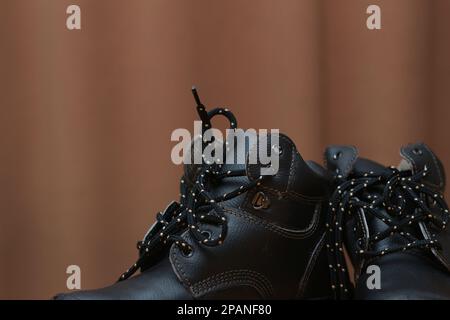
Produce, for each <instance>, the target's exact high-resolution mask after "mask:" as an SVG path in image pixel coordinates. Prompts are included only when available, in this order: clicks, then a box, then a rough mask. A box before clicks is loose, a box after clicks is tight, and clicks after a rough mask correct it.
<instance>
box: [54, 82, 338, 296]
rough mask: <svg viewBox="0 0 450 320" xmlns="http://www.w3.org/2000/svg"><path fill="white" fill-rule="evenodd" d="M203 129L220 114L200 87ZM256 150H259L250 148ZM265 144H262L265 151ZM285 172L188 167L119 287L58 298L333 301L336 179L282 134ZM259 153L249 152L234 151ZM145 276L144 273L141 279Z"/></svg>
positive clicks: (281, 163) (252, 166)
mask: <svg viewBox="0 0 450 320" xmlns="http://www.w3.org/2000/svg"><path fill="white" fill-rule="evenodd" d="M194 94H195V97H196V100H197V103H198V107H197V110H198V112H199V114H200V118H201V120H202V121H203V127H204V128H210V127H211V123H210V120H211V118H212V117H213V116H214V115H224V116H226V117H227V118H228V119H229V121H230V124H231V127H232V128H235V127H236V119H235V118H234V116H233V115H232V114H231V113H230V112H229V111H228V110H227V109H214V110H212V111H210V112H206V110H205V107H204V106H203V105H202V104H201V102H200V100H199V99H198V96H197V95H196V92H195V91H194ZM253 147H254V146H253ZM259 147H265V146H264V145H263V146H259ZM267 147H268V148H269V149H270V150H272V152H277V153H278V154H279V171H278V173H277V174H276V175H273V176H264V177H262V178H261V176H260V174H259V173H260V169H261V165H260V164H250V163H248V157H247V158H246V159H247V163H246V164H241V165H239V164H234V165H228V164H225V165H222V166H221V165H186V166H185V173H184V176H183V177H182V179H181V199H180V202H174V203H172V204H170V205H169V206H168V207H167V208H166V210H165V211H164V212H163V213H162V214H158V216H157V222H156V223H155V224H154V225H153V226H152V227H151V228H150V230H149V231H148V232H147V234H146V236H145V238H144V240H143V241H142V242H140V243H139V244H138V248H139V258H138V260H137V262H136V263H135V264H134V265H133V266H132V267H131V268H130V269H129V270H127V271H126V272H125V273H124V274H123V275H122V276H121V277H120V279H119V281H118V282H117V283H116V284H113V285H112V286H109V287H106V288H103V289H98V290H89V291H78V292H74V293H70V294H60V295H58V296H56V298H57V299H295V298H300V299H301V298H305V299H306V298H308V299H326V298H329V297H331V294H332V292H331V289H330V282H329V281H330V280H329V277H328V261H327V256H326V251H325V250H324V246H325V220H324V219H325V210H326V208H325V206H326V203H327V201H328V197H329V187H330V183H331V179H330V176H329V174H328V172H327V171H326V170H325V169H323V168H322V167H321V166H319V165H317V164H315V163H313V162H306V161H304V160H303V159H302V157H301V156H300V154H299V153H298V152H297V150H296V147H295V146H294V144H293V142H292V141H291V140H290V139H289V138H288V137H287V136H285V135H281V134H280V135H279V143H278V145H271V144H270V139H268V142H267ZM252 149H253V150H254V151H255V150H256V149H254V148H252V146H246V147H244V149H242V150H237V152H246V153H247V154H248V153H249V152H250V151H249V150H252ZM137 271H140V273H139V274H138V275H134V274H135V273H136V272H137Z"/></svg>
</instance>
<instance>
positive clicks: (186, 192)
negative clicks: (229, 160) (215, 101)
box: [118, 88, 262, 281]
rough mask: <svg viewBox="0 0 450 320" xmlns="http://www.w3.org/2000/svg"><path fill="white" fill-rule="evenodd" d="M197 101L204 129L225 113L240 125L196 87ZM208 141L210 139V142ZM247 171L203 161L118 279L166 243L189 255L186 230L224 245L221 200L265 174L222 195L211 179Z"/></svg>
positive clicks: (202, 239)
mask: <svg viewBox="0 0 450 320" xmlns="http://www.w3.org/2000/svg"><path fill="white" fill-rule="evenodd" d="M192 93H193V95H194V98H195V101H196V103H197V112H198V114H199V116H200V119H201V120H202V132H203V133H204V132H205V131H206V130H208V129H210V128H211V119H212V118H213V117H214V116H216V115H223V116H225V117H226V118H227V119H228V121H229V123H230V128H231V129H235V128H237V122H236V118H235V117H234V115H233V114H232V113H231V112H230V111H229V110H228V109H225V108H216V109H213V110H211V111H209V112H207V111H206V108H205V106H204V105H203V104H202V103H201V101H200V98H199V96H198V94H197V91H196V89H195V88H193V89H192ZM207 143H208V142H207ZM245 175H246V171H245V170H244V169H242V170H225V169H224V166H223V165H221V164H216V163H213V164H203V165H202V166H200V169H199V171H198V172H197V174H196V181H195V183H193V184H192V186H187V184H186V182H185V180H184V178H182V179H181V195H180V196H181V201H180V202H172V203H171V204H169V206H168V207H167V208H166V209H165V210H164V212H162V213H161V212H160V213H158V214H157V216H156V223H155V224H154V225H153V226H152V227H151V228H150V230H149V231H148V232H147V234H146V236H145V238H144V240H143V241H140V242H138V244H137V247H138V250H139V253H140V255H139V258H138V260H137V261H136V263H134V264H133V265H132V266H131V267H130V268H129V269H128V270H127V271H125V272H124V273H123V274H122V275H121V276H120V278H119V280H118V281H122V280H125V279H128V278H129V277H131V276H132V275H133V274H134V273H135V272H136V271H138V270H139V269H140V268H141V267H143V265H144V263H145V261H146V260H147V259H149V258H151V255H152V254H153V253H154V252H158V251H159V250H158V249H161V248H162V247H164V246H165V245H170V244H175V245H176V246H177V247H178V248H179V249H180V250H181V252H182V253H184V254H185V255H189V254H190V253H191V252H192V245H191V244H190V243H189V242H188V241H186V240H185V239H184V238H183V237H182V233H183V232H184V231H186V230H188V232H189V233H190V235H191V237H192V239H194V240H195V241H197V242H199V243H201V244H202V245H205V246H210V247H211V246H217V245H220V244H221V243H222V242H223V241H224V239H225V237H226V235H227V219H226V216H225V213H224V210H223V208H222V207H221V206H220V202H223V201H226V200H229V199H231V198H234V197H236V196H238V195H240V194H242V193H244V192H246V191H248V190H249V189H252V188H253V187H255V186H256V185H259V183H260V181H261V179H262V177H259V178H258V179H256V180H254V181H251V182H248V183H247V184H245V185H241V186H240V187H239V188H237V189H235V190H233V191H231V192H228V193H226V194H223V195H220V196H212V194H211V193H210V192H209V191H208V187H207V186H208V182H210V181H212V180H214V181H216V182H219V181H220V180H222V179H224V178H227V177H238V176H245ZM200 224H210V225H216V226H219V227H220V228H221V229H220V230H221V231H220V233H219V235H218V236H217V237H216V238H212V237H211V235H210V234H208V233H205V232H203V231H202V230H201V227H200Z"/></svg>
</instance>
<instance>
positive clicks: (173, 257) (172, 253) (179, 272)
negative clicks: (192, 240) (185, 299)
mask: <svg viewBox="0 0 450 320" xmlns="http://www.w3.org/2000/svg"><path fill="white" fill-rule="evenodd" d="M170 257H171V260H173V262H174V264H175V266H174V267H175V268H173V269H175V273H176V274H177V275H178V278H180V280H181V282H182V283H183V284H185V285H186V286H187V287H191V285H192V283H191V281H190V280H189V278H188V276H187V274H186V272H185V271H184V269H183V265H182V264H181V263H180V261H179V260H178V257H177V253H176V251H175V247H174V246H172V248H171V250H170ZM172 265H173V264H172Z"/></svg>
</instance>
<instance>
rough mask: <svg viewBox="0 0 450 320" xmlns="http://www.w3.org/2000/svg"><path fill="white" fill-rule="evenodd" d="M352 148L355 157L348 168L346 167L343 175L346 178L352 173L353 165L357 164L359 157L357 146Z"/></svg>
mask: <svg viewBox="0 0 450 320" xmlns="http://www.w3.org/2000/svg"><path fill="white" fill-rule="evenodd" d="M350 148H351V149H352V151H353V156H352V158H351V159H350V161H349V162H348V164H347V166H346V167H345V170H344V172H343V173H342V175H344V176H346V175H348V174H349V173H350V169H351V168H352V167H353V164H354V163H355V160H356V158H357V157H358V150H357V149H356V147H355V146H350Z"/></svg>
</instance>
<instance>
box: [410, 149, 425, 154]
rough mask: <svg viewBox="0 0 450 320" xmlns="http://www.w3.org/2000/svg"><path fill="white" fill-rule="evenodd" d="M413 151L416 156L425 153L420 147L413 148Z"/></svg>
mask: <svg viewBox="0 0 450 320" xmlns="http://www.w3.org/2000/svg"><path fill="white" fill-rule="evenodd" d="M412 152H413V153H414V154H415V155H416V156H421V155H422V154H423V151H422V149H419V148H414V149H413V150H412Z"/></svg>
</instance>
